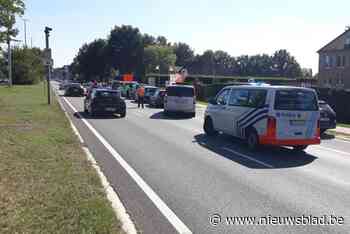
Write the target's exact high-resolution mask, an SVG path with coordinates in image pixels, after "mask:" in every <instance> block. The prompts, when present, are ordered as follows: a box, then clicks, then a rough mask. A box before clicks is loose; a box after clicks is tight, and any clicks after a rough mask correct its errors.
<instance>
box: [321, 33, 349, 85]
mask: <svg viewBox="0 0 350 234" xmlns="http://www.w3.org/2000/svg"><path fill="white" fill-rule="evenodd" d="M318 54H319V73H318V85H319V86H320V87H324V88H334V89H346V90H350V28H347V30H346V31H345V32H344V33H342V34H341V35H339V36H338V37H337V38H335V39H334V40H333V41H331V42H330V43H328V44H327V45H325V46H324V47H323V48H321V49H320V50H319V51H318Z"/></svg>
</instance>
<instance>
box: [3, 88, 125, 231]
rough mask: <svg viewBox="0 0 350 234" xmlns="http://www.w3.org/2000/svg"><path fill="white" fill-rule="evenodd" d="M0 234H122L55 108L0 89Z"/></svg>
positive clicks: (40, 97) (40, 98)
mask: <svg viewBox="0 0 350 234" xmlns="http://www.w3.org/2000/svg"><path fill="white" fill-rule="evenodd" d="M0 161H1V163H0V233H122V231H121V228H120V223H119V222H118V220H117V219H116V217H115V214H114V212H113V209H112V208H111V205H110V203H109V201H108V200H107V198H106V195H105V193H104V189H103V187H102V185H101V182H100V180H99V177H98V175H97V173H96V172H95V170H94V169H93V168H92V166H91V164H90V162H89V161H87V159H86V156H85V154H84V152H83V151H82V149H81V148H80V143H79V141H78V140H77V137H76V136H75V135H74V133H73V131H72V130H71V128H70V125H69V122H68V120H67V119H66V117H65V115H64V113H63V112H62V111H61V110H60V108H59V106H58V103H57V102H56V101H54V102H53V104H52V105H51V106H48V105H47V104H46V98H45V97H44V90H43V87H42V85H35V86H14V87H13V88H11V89H10V88H7V87H0Z"/></svg>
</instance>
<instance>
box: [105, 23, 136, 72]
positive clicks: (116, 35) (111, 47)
mask: <svg viewBox="0 0 350 234" xmlns="http://www.w3.org/2000/svg"><path fill="white" fill-rule="evenodd" d="M107 52H108V63H109V66H110V67H113V68H115V69H117V70H119V71H120V73H121V74H123V73H130V72H135V71H136V72H138V71H139V70H141V69H142V56H143V39H142V35H141V33H140V32H139V29H138V28H133V27H132V26H126V25H123V26H121V27H118V26H115V27H114V29H113V30H112V31H111V33H110V35H109V37H108V40H107Z"/></svg>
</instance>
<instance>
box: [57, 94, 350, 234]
mask: <svg viewBox="0 0 350 234" xmlns="http://www.w3.org/2000/svg"><path fill="white" fill-rule="evenodd" d="M61 98H62V97H61ZM62 100H63V99H62ZM66 101H68V102H69V103H70V104H71V105H72V106H73V107H74V109H76V110H77V111H78V112H80V115H78V114H77V113H74V110H72V108H71V107H70V105H69V104H67V103H65V101H63V103H65V104H64V106H65V108H66V109H67V110H68V111H69V113H70V116H71V118H72V120H73V123H74V124H75V125H76V126H77V128H78V130H79V132H80V133H81V135H82V136H83V138H84V140H85V142H86V143H87V145H88V147H89V149H90V150H91V151H92V153H93V154H94V155H95V158H96V161H97V162H98V163H99V165H100V167H101V168H102V170H103V172H104V173H105V174H106V176H107V178H108V180H109V181H110V182H111V184H112V186H113V187H114V188H115V190H116V192H117V193H118V194H119V196H120V198H121V200H122V201H123V203H124V204H125V206H126V209H127V211H128V212H129V213H130V216H131V218H132V219H133V221H134V222H135V224H136V227H137V228H138V229H139V230H140V231H141V233H153V234H154V233H176V230H175V228H174V225H172V224H171V223H170V222H169V220H168V219H167V218H166V217H165V216H164V215H163V214H162V213H161V212H160V211H159V209H158V207H156V206H155V204H154V203H153V202H152V201H151V199H149V197H147V196H146V194H145V192H144V191H143V190H142V189H140V187H139V186H138V185H137V184H136V183H135V181H133V179H132V178H131V177H130V175H128V174H127V173H126V172H125V170H124V168H123V167H122V166H121V165H120V163H118V162H117V161H116V160H115V158H113V157H112V156H111V155H110V153H109V152H108V151H107V150H106V149H105V147H104V145H102V144H101V143H100V142H99V140H98V139H97V138H96V137H95V136H94V135H93V134H92V133H91V131H90V130H89V129H88V128H87V127H86V124H84V123H83V122H82V118H84V119H85V120H87V121H88V123H89V124H90V125H91V126H92V127H93V128H94V129H95V130H96V131H97V132H98V133H99V134H101V135H102V136H103V138H104V139H105V140H106V141H107V142H108V143H109V144H110V145H111V146H112V147H113V148H114V149H115V150H116V151H117V152H118V153H119V154H120V156H122V157H123V159H124V160H125V161H126V162H127V163H128V164H129V165H130V166H131V167H132V168H133V169H134V170H135V171H136V172H137V173H138V175H139V176H140V177H142V178H143V180H144V181H145V182H146V183H147V184H148V185H149V187H150V188H152V189H153V191H154V192H155V193H156V194H157V195H158V196H159V198H161V199H162V201H164V203H165V204H166V205H167V206H168V207H169V208H170V209H171V210H172V211H173V212H174V214H176V216H177V217H178V218H179V219H180V220H181V221H182V222H183V223H184V224H185V225H186V226H187V227H188V228H189V229H190V230H191V232H192V233H201V234H202V233H203V234H205V233H350V150H349V149H350V142H346V141H342V140H337V139H333V138H332V137H331V136H325V139H324V140H323V141H322V144H321V145H320V146H311V147H309V148H308V149H307V150H306V153H295V152H293V151H292V150H290V149H287V148H265V149H262V150H261V151H260V152H258V153H251V152H249V151H248V150H247V148H246V146H245V145H244V143H243V142H240V141H238V140H236V139H234V138H232V137H229V136H218V137H215V138H209V137H207V136H205V135H204V134H203V130H202V123H203V112H204V108H203V107H201V108H200V107H199V108H198V109H197V117H196V118H194V119H190V118H184V117H172V118H167V117H164V116H163V114H162V109H154V108H145V109H143V110H142V109H138V108H137V107H136V104H135V103H132V102H130V101H128V104H127V117H126V118H123V119H120V118H117V117H99V118H90V117H89V116H87V115H85V114H84V113H83V98H66ZM213 214H219V215H220V216H221V222H219V223H218V225H216V226H214V225H212V224H211V223H210V222H209V220H210V216H211V215H213ZM302 215H305V216H309V215H312V216H314V217H316V216H323V215H334V216H337V217H343V218H344V224H343V225H299V226H297V225H227V224H226V223H225V217H226V216H244V217H247V216H252V217H272V216H276V217H287V216H288V217H289V216H291V217H299V216H302Z"/></svg>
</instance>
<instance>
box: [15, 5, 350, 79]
mask: <svg viewBox="0 0 350 234" xmlns="http://www.w3.org/2000/svg"><path fill="white" fill-rule="evenodd" d="M333 3H334V4H333ZM26 7H27V10H26V14H25V16H24V17H25V18H27V19H29V22H28V24H27V32H28V33H27V38H28V39H27V41H28V44H29V45H30V39H31V38H32V40H33V46H37V47H44V33H43V29H44V27H45V25H48V26H50V27H52V28H53V32H52V33H51V35H52V36H51V38H50V41H51V47H52V50H53V58H54V61H55V67H58V66H62V65H65V64H69V63H71V61H72V59H73V58H74V56H75V55H76V53H77V52H78V49H79V47H80V46H81V45H82V44H83V43H85V42H90V41H92V40H94V39H96V38H106V37H107V35H108V33H109V31H110V30H111V29H112V27H113V26H114V25H122V24H126V25H133V26H135V27H138V28H139V29H140V31H141V32H142V33H148V34H152V35H154V36H158V35H163V36H165V37H167V38H168V39H169V40H170V41H171V42H179V41H180V42H185V43H187V44H189V45H190V46H191V47H192V48H193V49H194V50H195V52H196V53H202V52H203V51H204V50H206V49H213V50H219V49H220V50H224V51H227V52H228V53H230V54H231V55H233V56H239V55H242V54H248V55H253V54H258V53H268V54H272V53H273V52H274V51H275V50H277V49H282V48H285V49H287V50H288V51H289V52H291V54H292V55H294V56H295V57H296V58H297V60H298V62H299V63H300V64H301V66H302V67H310V68H313V70H314V72H315V71H317V69H318V56H317V53H316V51H317V50H318V49H319V48H321V47H322V46H323V45H325V44H326V43H328V42H329V41H330V40H332V39H333V38H335V37H336V36H337V35H339V34H340V33H342V32H343V31H344V29H345V26H346V25H350V14H349V10H348V9H350V1H348V0H337V1H327V2H326V1H315V0H308V1H305V0H304V1H303V0H294V1H289V0H283V1H281V0H278V1H277V0H265V1H258V0H255V1H235V0H211V1H209V0H202V1H190V0H187V1H185V0H177V1H166V0H163V1H162V0H147V1H146V0H127V1H125V0H124V1H117V0H114V1H113V0H100V1H97V0H96V1H92V0H85V1H83V0H70V1H68V0H59V1H58V0H57V1H47V0H46V1H44V0H30V1H26ZM17 27H18V29H19V30H20V31H21V32H20V34H19V35H18V37H17V38H18V39H22V40H23V38H24V35H23V21H22V20H20V19H19V20H18V23H17Z"/></svg>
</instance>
